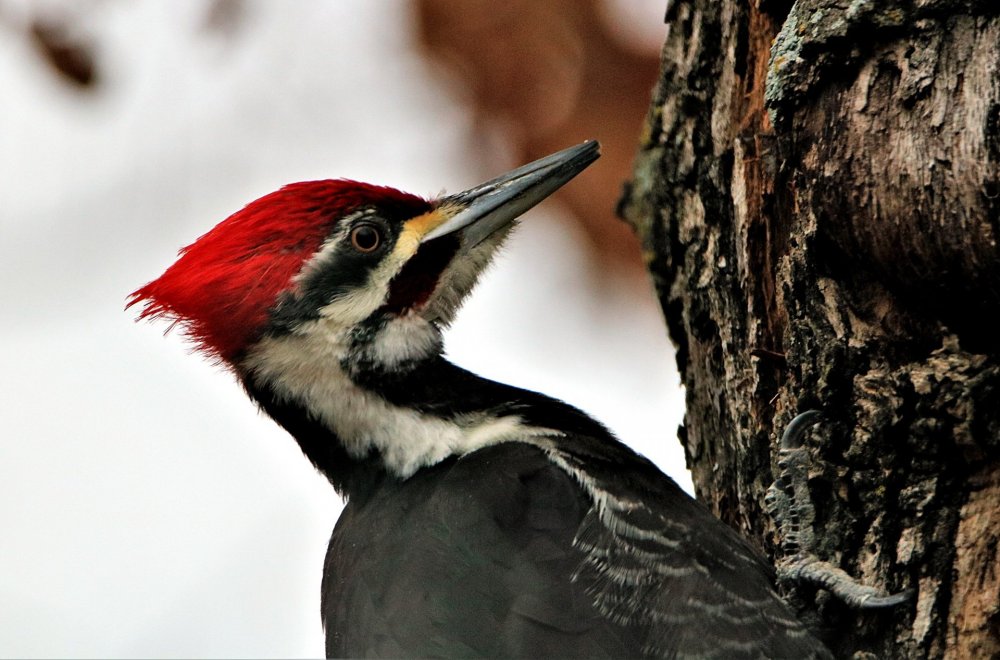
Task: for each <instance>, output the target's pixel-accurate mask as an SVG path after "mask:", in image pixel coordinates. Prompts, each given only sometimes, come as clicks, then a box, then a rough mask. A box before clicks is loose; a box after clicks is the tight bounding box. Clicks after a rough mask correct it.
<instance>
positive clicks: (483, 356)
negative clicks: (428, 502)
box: [0, 0, 690, 657]
mask: <svg viewBox="0 0 1000 660" xmlns="http://www.w3.org/2000/svg"><path fill="white" fill-rule="evenodd" d="M27 4H28V3H26V2H21V3H17V2H14V3H11V2H5V3H4V6H3V10H4V11H6V12H8V16H14V17H16V16H17V14H18V11H23V10H24V8H25V7H26V6H27ZM294 4H295V11H286V8H287V7H288V6H289V3H285V2H277V1H271V2H256V3H252V4H251V5H250V7H251V11H249V12H248V15H247V16H246V17H245V18H244V20H245V21H246V22H247V23H248V24H247V25H245V26H244V29H243V31H242V34H241V35H239V36H238V37H235V39H236V40H238V43H232V41H231V40H230V38H228V37H224V36H214V37H213V36H211V35H210V36H208V37H206V36H205V35H203V34H198V26H197V21H198V20H199V17H200V15H199V10H200V9H201V8H202V4H201V3H200V2H194V1H191V0H187V1H183V2H178V1H174V2H166V1H143V2H128V3H126V2H109V3H101V4H100V5H99V8H100V12H99V17H98V18H99V20H98V19H94V20H95V25H94V26H93V29H94V30H95V31H96V32H97V33H99V35H100V37H101V40H100V47H101V51H100V53H99V54H100V58H101V62H102V64H103V68H102V75H103V76H104V79H103V80H102V87H101V91H100V93H96V94H81V93H79V92H78V91H76V90H74V89H72V88H70V87H68V86H67V85H65V84H64V83H62V82H61V81H59V80H58V79H57V78H56V77H55V76H54V75H52V72H51V71H50V70H49V69H48V68H47V67H46V66H45V64H44V62H43V61H42V60H41V59H40V58H38V57H37V54H36V53H35V52H34V51H33V48H32V45H31V44H30V43H29V42H28V40H26V39H23V38H18V37H16V36H15V35H14V33H12V32H10V31H5V32H0V339H2V341H0V656H4V657H43V656H44V657H52V656H63V657H135V656H146V657H154V656H155V657H241V656H242V657H251V656H255V657H257V656H273V657H278V656H320V655H322V653H323V641H322V639H323V638H322V629H321V627H320V621H319V583H320V576H321V571H322V562H323V555H324V552H325V550H326V542H327V539H328V537H329V534H330V530H331V529H332V527H333V524H334V522H335V520H336V517H337V514H338V512H339V510H340V507H341V503H340V501H339V498H338V497H337V496H336V495H335V494H334V492H333V491H332V489H331V488H330V487H329V486H328V484H327V483H326V482H325V481H324V480H323V479H322V478H321V477H320V476H318V475H317V474H316V473H315V472H314V471H313V469H312V468H311V466H310V465H309V464H308V462H307V461H306V460H305V459H304V458H303V457H302V455H301V453H300V451H299V450H298V448H297V446H296V445H295V443H294V441H293V440H292V439H291V438H290V437H289V436H287V435H286V434H285V433H284V432H283V431H282V430H281V429H279V428H278V427H277V426H276V425H275V424H273V423H272V422H271V421H270V420H268V419H267V418H265V417H263V416H262V415H260V414H259V413H258V412H257V411H256V409H255V408H254V406H253V405H252V404H251V403H250V402H249V401H248V400H247V399H246V397H245V396H244V394H243V393H242V391H241V390H240V388H239V387H238V386H237V385H236V383H235V382H234V380H233V378H232V377H231V376H230V375H229V374H228V373H226V372H225V371H223V370H221V369H220V368H218V367H214V366H212V365H211V364H209V363H207V362H206V361H204V360H203V359H201V358H200V357H197V356H194V355H191V354H190V349H189V347H187V346H186V345H185V343H184V341H183V338H182V337H181V336H180V335H179V334H176V333H174V334H168V335H167V336H166V337H164V336H163V332H164V330H165V325H164V324H162V323H160V324H148V323H146V324H135V323H134V322H133V318H134V316H135V314H134V313H133V312H125V311H123V306H124V302H125V296H126V295H127V294H128V293H129V292H130V291H132V290H133V289H135V288H137V287H138V286H140V285H142V284H143V283H145V282H147V281H148V280H150V279H152V278H154V277H156V276H157V275H159V274H160V273H161V272H162V271H163V269H164V268H166V267H167V266H168V265H169V264H170V263H172V261H173V259H174V257H175V255H176V251H177V249H178V248H179V247H180V246H182V245H185V244H187V243H190V242H191V241H192V240H193V239H194V238H196V237H197V236H199V235H200V234H201V233H203V232H204V231H206V230H207V229H209V228H210V227H211V226H212V225H214V224H215V223H216V222H218V221H219V220H221V219H222V218H224V217H225V216H226V215H228V214H229V213H231V212H232V211H234V210H236V209H238V208H239V207H241V206H242V205H243V204H244V203H246V202H247V201H249V200H251V199H254V198H256V197H258V196H260V195H262V194H264V193H267V192H269V191H271V190H272V189H275V188H277V187H279V186H280V185H282V184H284V183H287V182H289V181H296V180H303V179H317V178H331V177H340V176H347V177H351V178H357V179H361V180H367V181H372V182H376V183H382V184H388V185H393V186H396V187H399V188H401V189H404V190H408V191H412V192H416V193H420V194H425V195H434V194H436V193H439V192H441V191H442V190H443V189H447V190H449V191H457V190H460V189H463V188H465V187H467V186H470V185H472V184H475V183H478V182H479V181H480V180H482V179H486V178H489V177H492V176H494V175H496V174H498V173H499V172H497V171H480V170H481V169H482V168H481V166H480V165H478V164H477V163H480V162H481V161H478V160H477V159H476V158H475V157H474V154H469V153H467V152H466V151H465V150H466V148H467V146H466V145H467V140H466V139H465V138H466V137H467V135H468V132H469V125H468V121H469V120H468V119H467V115H466V113H465V111H464V110H463V108H462V107H461V105H460V104H459V102H458V100H456V99H455V98H453V95H451V94H450V93H449V92H448V90H447V88H446V87H445V86H444V85H443V84H442V82H441V81H440V80H437V79H436V78H435V76H434V75H433V71H431V70H430V69H429V68H428V66H427V65H426V63H424V61H423V60H421V59H420V58H419V57H417V56H416V55H415V54H414V53H413V52H412V50H411V45H410V42H411V38H410V36H409V31H408V28H407V21H408V20H409V18H408V15H407V6H406V5H405V4H404V3H403V2H400V1H398V0H378V1H375V2H373V1H371V0H368V1H366V0H336V1H328V2H300V3H294ZM652 6H653V14H652V17H651V20H662V17H661V16H659V15H658V14H657V12H659V11H660V9H659V7H658V3H652ZM594 137H596V138H600V137H601V136H599V135H598V136H594ZM518 164H519V163H514V162H510V163H508V165H509V166H511V167H513V166H515V165H518ZM565 220H566V219H565V218H564V217H560V209H559V208H558V205H557V204H556V203H554V202H552V203H548V204H546V205H544V206H543V207H542V208H541V209H540V210H536V211H534V212H532V213H530V214H529V215H528V216H527V217H526V219H525V221H524V223H523V224H522V226H521V229H520V230H519V231H518V232H517V234H516V235H515V237H514V239H513V240H512V241H511V242H510V244H509V246H508V248H507V249H506V251H505V254H504V255H503V257H502V258H501V259H500V260H499V262H498V263H497V264H496V266H495V267H494V269H493V270H492V271H491V272H490V273H489V276H488V277H487V278H486V279H485V281H484V282H483V283H482V285H481V286H480V287H479V289H478V290H477V292H476V293H475V294H474V296H473V297H472V299H471V300H470V302H469V303H468V305H467V307H466V308H465V309H464V311H463V313H462V314H461V316H460V318H459V320H458V322H457V323H456V325H455V327H454V328H453V329H452V330H451V331H450V332H449V333H448V336H447V347H448V352H449V355H450V356H451V357H452V358H453V359H454V360H455V361H456V362H458V363H459V364H461V365H463V366H466V367H468V368H470V369H473V370H474V371H477V372H479V373H481V374H484V375H487V376H490V377H493V378H496V379H499V380H503V381H506V382H511V383H515V384H518V385H522V386H525V387H529V388H532V389H536V390H540V391H543V392H546V393H549V394H552V395H555V396H558V397H560V398H563V399H565V400H567V401H569V402H571V403H573V404H575V405H577V406H579V407H581V408H583V409H585V410H587V411H588V412H590V413H591V414H593V415H594V416H595V417H597V418H598V419H600V420H602V421H603V422H605V423H606V424H607V425H609V426H610V427H611V428H612V429H613V430H615V431H616V432H617V434H618V435H619V436H620V437H621V438H622V439H623V440H624V441H625V442H626V443H628V444H629V445H631V446H633V447H635V448H636V449H638V450H639V451H641V452H642V453H644V454H646V455H647V456H649V457H651V458H652V459H653V460H655V461H656V462H657V463H658V464H659V465H660V466H661V467H662V468H663V470H664V471H665V472H667V473H668V474H670V475H671V476H673V477H674V478H675V479H676V480H678V482H679V483H681V484H682V485H683V486H684V487H685V488H687V489H688V490H690V480H689V477H688V475H687V472H686V470H685V469H684V461H683V455H682V453H681V450H680V447H679V445H678V443H677V440H676V429H677V426H678V425H679V423H680V421H681V417H682V411H683V396H682V391H681V389H680V386H679V384H678V378H677V375H676V371H675V367H674V360H673V351H672V349H671V347H670V345H669V343H668V341H667V338H666V333H665V330H664V327H663V323H662V319H661V317H660V312H659V308H658V306H657V305H656V303H655V301H654V299H653V296H652V293H651V291H650V292H640V293H641V295H639V294H638V293H636V291H635V290H634V288H632V287H631V286H629V283H627V282H617V281H616V280H615V278H614V276H613V275H608V274H604V273H595V272H594V268H593V265H592V264H591V263H589V261H588V259H589V257H588V254H587V252H586V250H585V248H584V244H583V239H582V237H581V236H580V235H579V233H578V231H577V230H576V229H574V227H573V226H572V225H571V224H570V223H568V222H566V221H565Z"/></svg>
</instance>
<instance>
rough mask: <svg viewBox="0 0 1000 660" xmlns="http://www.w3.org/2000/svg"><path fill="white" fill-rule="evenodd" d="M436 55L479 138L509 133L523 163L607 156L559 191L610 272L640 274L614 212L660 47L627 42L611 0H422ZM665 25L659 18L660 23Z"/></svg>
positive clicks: (420, 18) (632, 242) (427, 39)
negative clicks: (593, 143) (582, 145)
mask: <svg viewBox="0 0 1000 660" xmlns="http://www.w3.org/2000/svg"><path fill="white" fill-rule="evenodd" d="M414 2H415V4H416V9H417V23H418V25H417V31H418V36H419V39H420V42H421V45H422V46H423V47H424V49H425V50H426V51H427V53H428V55H429V56H430V57H431V58H433V59H435V60H437V61H438V62H440V63H442V64H443V65H444V66H445V67H446V69H447V70H448V71H449V72H450V73H452V75H453V76H454V77H455V78H456V80H457V81H458V83H459V85H460V86H461V88H462V89H463V90H464V91H465V92H467V93H468V96H469V100H470V102H471V105H472V107H473V112H474V115H475V119H476V122H477V124H478V126H479V128H480V131H479V132H480V136H481V137H482V136H485V135H489V134H491V132H492V133H495V132H496V130H497V127H501V128H502V130H503V134H504V137H505V139H506V140H508V141H509V142H510V143H511V146H512V147H513V149H514V151H515V154H516V155H517V159H518V161H519V162H526V161H528V160H531V159H534V158H539V157H541V156H544V155H546V154H549V153H552V152H553V151H557V150H559V149H562V148H564V147H566V146H569V145H571V144H574V143H577V142H581V141H583V140H585V139H590V138H596V139H598V140H600V141H601V144H602V153H603V156H602V158H601V159H600V160H599V161H598V162H597V163H596V164H595V165H594V166H592V167H591V168H589V169H588V170H586V171H585V172H584V173H583V174H582V175H581V176H580V177H579V178H580V181H579V182H578V184H577V185H573V186H567V187H566V188H564V189H562V190H561V191H560V192H559V195H560V197H561V199H562V200H563V201H564V202H565V203H566V204H567V205H568V206H569V207H570V209H571V210H572V212H573V213H574V214H575V216H576V217H578V218H579V219H580V221H581V223H582V226H583V227H584V229H585V230H586V233H587V236H588V237H589V238H590V242H591V244H592V246H593V247H594V251H595V253H596V254H597V255H598V256H599V257H600V260H601V262H602V264H601V265H602V266H605V267H608V266H610V267H613V268H617V269H621V270H627V271H633V272H635V273H637V274H638V273H639V272H641V270H640V269H641V259H640V256H639V246H638V241H637V240H636V238H635V237H634V236H633V235H632V233H631V231H630V230H629V229H628V228H627V227H626V225H625V224H624V223H622V222H619V221H618V220H617V219H616V218H615V216H614V208H615V203H616V201H617V199H618V197H619V195H620V193H621V186H622V183H623V182H624V181H625V180H626V179H627V178H628V177H629V175H630V172H631V165H632V158H633V155H634V153H635V148H636V144H637V142H638V136H639V131H640V129H641V126H642V122H643V119H644V118H645V115H646V111H647V108H648V106H649V101H650V95H651V90H652V86H653V84H654V82H655V81H656V76H657V71H658V68H659V57H658V51H657V50H656V49H652V50H651V49H643V48H641V47H636V45H635V44H629V43H628V36H627V35H622V34H621V33H620V31H617V29H616V27H615V25H613V22H612V21H609V20H608V12H609V5H608V4H607V0H508V1H507V2H503V3H495V2H492V1H490V0H414ZM656 18H657V20H659V16H657V17H656Z"/></svg>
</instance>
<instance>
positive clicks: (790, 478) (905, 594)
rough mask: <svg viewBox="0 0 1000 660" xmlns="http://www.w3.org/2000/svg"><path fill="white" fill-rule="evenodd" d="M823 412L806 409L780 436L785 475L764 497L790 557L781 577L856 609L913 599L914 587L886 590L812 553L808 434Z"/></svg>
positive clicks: (780, 460)
mask: <svg viewBox="0 0 1000 660" xmlns="http://www.w3.org/2000/svg"><path fill="white" fill-rule="evenodd" d="M822 416H823V415H822V413H820V412H819V411H818V410H807V411H805V412H803V413H801V414H799V415H797V416H796V417H795V418H794V419H793V420H792V421H791V422H790V423H789V424H788V426H787V427H786V428H785V432H784V433H783V434H782V436H781V443H780V448H779V450H778V467H779V468H780V474H779V475H778V477H777V479H775V481H774V483H773V484H771V487H770V488H768V491H767V495H766V496H765V499H764V501H765V505H766V507H767V510H768V513H770V514H771V517H772V518H773V519H774V521H775V522H776V523H777V524H778V527H779V529H780V530H781V546H782V549H783V550H784V551H785V557H784V558H783V559H780V560H779V561H778V562H777V570H778V579H779V580H780V581H782V582H805V583H808V584H814V585H816V586H818V587H821V588H823V589H826V590H827V591H829V592H830V593H831V594H833V595H834V596H836V597H837V598H839V599H840V600H842V601H844V603H846V604H847V605H849V606H851V607H853V608H856V609H864V610H872V609H881V608H887V607H894V606H896V605H899V604H901V603H904V602H906V601H908V600H910V598H912V596H913V590H912V589H908V590H906V591H902V592H899V593H896V594H885V593H883V592H881V591H880V590H878V589H875V588H874V587H869V586H866V585H864V584H861V583H860V582H858V581H857V580H856V579H855V578H853V577H851V576H850V575H848V574H847V573H846V572H845V571H844V570H843V569H841V568H839V567H837V566H834V565H833V564H831V563H829V562H825V561H822V560H820V559H819V558H818V557H817V556H816V555H815V554H813V548H814V547H815V536H814V531H813V523H814V522H815V518H816V511H815V509H814V507H813V504H812V499H811V497H810V494H809V486H808V465H809V453H808V451H807V450H806V448H805V447H804V446H803V439H804V437H805V433H806V431H807V430H808V429H809V428H810V427H811V426H813V425H814V424H816V423H817V422H818V421H819V420H820V419H822Z"/></svg>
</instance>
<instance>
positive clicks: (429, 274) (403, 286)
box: [381, 234, 459, 314]
mask: <svg viewBox="0 0 1000 660" xmlns="http://www.w3.org/2000/svg"><path fill="white" fill-rule="evenodd" d="M458 248H459V239H458V237H457V236H455V235H453V234H452V235H448V236H442V237H441V238H436V239H434V240H432V241H429V242H427V243H424V244H423V245H421V246H420V248H419V249H418V250H417V253H416V254H415V255H413V257H412V258H411V259H410V260H409V261H408V262H406V265H404V266H403V269H402V270H400V271H399V273H398V274H397V275H396V276H395V277H394V278H392V282H391V283H390V284H389V298H388V300H386V303H385V305H384V306H383V307H382V310H381V311H385V312H388V313H391V314H402V313H403V312H404V311H406V310H407V309H408V308H410V307H413V306H415V305H419V304H421V303H423V302H426V300H427V298H429V297H430V295H431V294H432V293H434V289H435V288H436V287H437V283H438V279H440V277H441V273H443V272H444V270H445V268H447V267H448V264H450V263H451V260H452V259H453V258H454V257H455V255H456V254H457V253H458Z"/></svg>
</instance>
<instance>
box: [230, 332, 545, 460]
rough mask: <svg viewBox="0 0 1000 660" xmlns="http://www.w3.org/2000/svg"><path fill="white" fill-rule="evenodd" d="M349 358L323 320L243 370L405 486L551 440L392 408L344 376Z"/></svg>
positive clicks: (261, 351) (495, 423)
mask: <svg viewBox="0 0 1000 660" xmlns="http://www.w3.org/2000/svg"><path fill="white" fill-rule="evenodd" d="M346 350H347V347H346V344H345V337H344V336H343V334H341V333H337V332H331V329H330V328H329V327H328V325H327V323H326V321H325V320H320V321H312V322H309V323H307V324H305V325H303V326H302V327H301V328H299V330H297V331H296V332H295V333H294V334H289V335H283V336H280V337H268V338H265V339H263V340H262V341H260V342H259V343H258V344H257V345H255V346H254V347H253V348H252V349H251V350H250V352H249V354H248V356H247V358H246V360H245V361H244V363H243V366H244V368H246V369H248V370H249V372H250V374H251V377H254V378H256V379H258V380H259V381H260V382H262V383H267V384H268V385H270V386H271V387H272V388H273V389H274V390H275V392H276V393H277V394H278V396H279V397H283V398H286V399H288V400H292V401H296V402H298V403H300V404H301V405H303V406H304V407H305V408H306V409H307V410H308V411H309V412H310V413H311V414H312V415H314V416H315V417H316V418H317V419H318V420H319V421H320V422H322V423H323V424H324V425H325V426H326V427H327V428H329V429H330V430H331V431H333V432H334V433H335V434H336V435H337V437H338V438H339V439H340V440H341V442H342V443H343V445H344V448H345V449H346V450H347V453H348V454H349V455H350V456H352V457H354V458H363V457H365V456H366V455H367V454H368V453H369V451H370V450H372V449H376V450H378V451H379V452H380V454H381V457H382V461H383V463H384V465H385V469H386V470H387V471H388V472H389V473H390V474H394V475H396V476H398V477H400V478H406V477H409V476H410V475H412V474H413V473H414V472H416V471H417V470H418V469H420V468H422V467H426V466H428V465H434V464H436V463H438V462H440V461H442V460H444V459H445V458H447V457H449V456H462V455H464V454H467V453H469V452H472V451H475V450H477V449H480V448H482V447H486V446H488V445H493V444H496V443H499V442H506V441H510V440H524V439H525V438H526V437H531V436H534V435H544V434H550V433H551V432H550V431H547V430H543V429H534V428H531V427H526V426H525V425H524V424H523V423H522V422H521V420H520V418H518V417H516V416H510V415H505V416H499V417H497V416H489V415H487V414H485V413H484V414H476V415H468V416H465V417H463V418H460V419H455V420H449V419H443V418H440V417H434V416H431V415H426V414H422V413H419V412H417V411H414V410H411V409H407V408H402V407H399V406H395V405H392V404H390V403H388V402H387V401H385V400H384V399H382V398H381V397H379V396H378V395H376V394H374V393H373V392H370V391H368V390H365V389H363V388H361V387H359V386H357V385H355V384H354V382H353V381H351V379H350V378H349V377H348V375H347V374H346V373H344V371H343V369H342V368H341V366H340V360H341V358H342V357H343V356H344V355H345V352H346Z"/></svg>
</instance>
